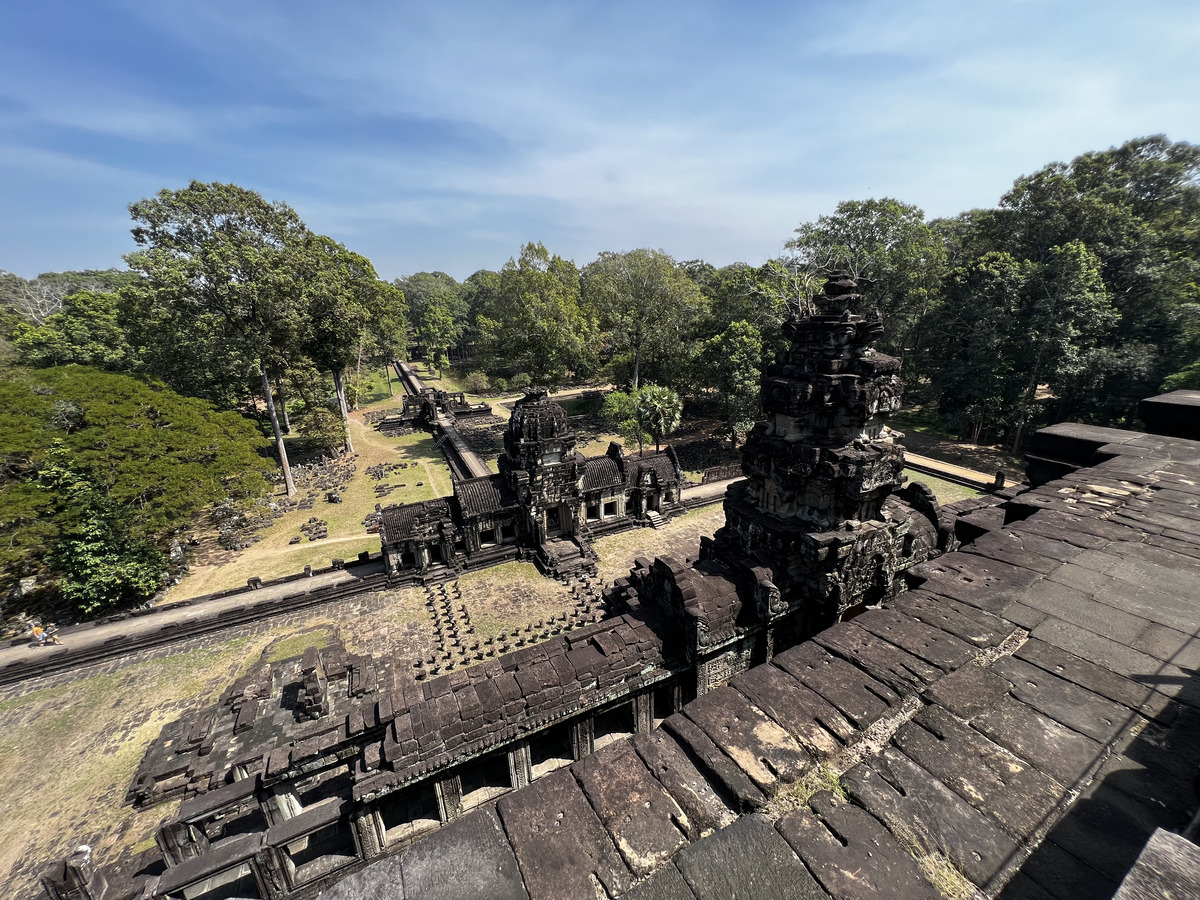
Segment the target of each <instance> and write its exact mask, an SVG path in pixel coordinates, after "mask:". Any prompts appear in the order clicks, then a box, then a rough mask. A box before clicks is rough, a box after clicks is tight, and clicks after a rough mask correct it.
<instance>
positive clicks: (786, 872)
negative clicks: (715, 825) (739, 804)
mask: <svg viewBox="0 0 1200 900" xmlns="http://www.w3.org/2000/svg"><path fill="white" fill-rule="evenodd" d="M675 864H676V865H677V866H678V867H679V871H680V872H681V873H682V874H683V877H684V879H686V881H687V883H688V886H689V887H691V889H692V891H693V893H695V895H696V897H697V898H698V900H735V898H736V900H826V897H827V895H826V893H825V892H824V891H823V890H821V887H820V885H818V884H817V882H816V881H815V880H813V877H812V875H810V874H809V872H808V869H806V868H805V867H804V863H802V862H800V858H799V857H798V856H796V853H795V852H794V851H793V850H792V848H791V847H789V846H788V845H787V842H786V841H784V839H783V838H782V837H780V836H779V833H778V832H777V831H776V830H775V829H774V828H772V827H771V823H770V820H768V819H767V818H766V816H763V815H759V814H755V815H750V816H744V817H742V818H741V819H738V821H737V822H735V823H734V824H733V825H730V826H729V827H728V828H723V829H721V830H720V831H718V832H716V833H715V834H713V835H712V836H711V837H707V838H705V839H704V840H702V841H699V842H697V843H695V844H692V845H691V846H690V847H687V848H686V849H684V850H683V851H681V852H680V853H679V855H678V856H677V857H676V858H675Z"/></svg>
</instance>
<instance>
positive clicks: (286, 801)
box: [259, 784, 301, 825]
mask: <svg viewBox="0 0 1200 900" xmlns="http://www.w3.org/2000/svg"><path fill="white" fill-rule="evenodd" d="M259 805H260V806H261V807H262V811H263V817H264V818H265V819H266V820H267V824H268V825H278V824H279V823H280V822H286V821H287V820H288V819H291V818H293V817H295V816H297V815H299V814H300V810H301V807H300V798H298V797H297V796H296V792H295V791H294V790H293V789H292V788H291V786H289V785H286V784H281V785H277V786H276V787H273V788H270V789H269V790H268V791H267V792H266V793H265V794H264V796H263V798H262V800H261V801H260V803H259Z"/></svg>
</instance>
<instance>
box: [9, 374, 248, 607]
mask: <svg viewBox="0 0 1200 900" xmlns="http://www.w3.org/2000/svg"><path fill="white" fill-rule="evenodd" d="M264 444H265V441H264V439H263V438H262V437H261V435H260V434H259V432H258V429H257V428H255V426H254V424H253V423H252V422H250V421H248V420H246V419H244V418H242V417H241V416H239V415H237V414H236V413H233V412H219V411H217V410H215V409H213V407H212V406H211V404H209V403H207V402H205V401H203V400H197V399H193V398H188V397H183V396H180V395H179V394H177V393H175V392H174V391H172V390H170V389H169V388H167V387H166V386H165V385H163V384H161V383H159V382H155V381H151V380H148V379H144V378H135V377H130V376H127V375H118V374H113V373H108V372H101V371H98V370H95V369H90V368H86V367H83V366H73V365H72V366H59V367H56V368H50V369H40V370H32V371H29V370H26V371H21V370H16V371H10V372H9V373H8V374H7V376H6V377H4V378H2V379H0V447H3V448H4V449H3V451H2V453H3V455H2V456H0V460H2V468H0V572H3V573H4V575H5V576H6V577H8V578H19V577H25V576H27V575H49V576H50V577H51V578H53V579H58V580H64V579H65V582H64V583H65V584H66V585H68V586H70V590H66V591H65V593H66V594H67V595H68V596H69V597H71V598H72V599H73V600H74V601H75V602H77V604H78V605H79V606H80V608H81V609H82V610H84V611H91V610H94V609H96V608H99V606H102V605H111V604H118V603H121V602H128V601H131V600H138V599H145V597H147V596H149V594H151V593H153V592H154V591H155V590H157V589H158V587H159V586H160V585H161V579H162V576H163V574H164V572H165V571H166V564H165V560H164V559H163V558H162V556H161V553H160V550H161V549H162V546H163V543H164V541H165V540H166V539H167V537H168V536H169V534H170V533H171V532H172V531H174V530H175V529H178V528H181V527H186V526H187V525H188V524H189V523H190V520H191V518H192V517H193V516H194V515H195V514H196V513H197V512H199V511H200V510H201V509H203V508H204V507H205V506H207V505H209V504H211V503H213V502H215V501H218V500H222V499H224V498H227V497H232V498H248V497H254V496H257V495H259V494H261V493H262V492H263V491H265V490H266V487H267V482H266V480H265V477H264V476H265V474H266V472H267V471H268V470H269V465H268V464H267V462H266V460H264V459H263V458H262V456H261V455H260V453H259V451H260V450H261V449H262V448H263V445H264ZM131 566H132V568H130V567H131ZM121 572H124V575H121V574H120V573H121ZM118 584H119V585H121V586H120V588H119V589H117V587H115V585H118Z"/></svg>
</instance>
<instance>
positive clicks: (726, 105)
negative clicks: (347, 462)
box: [0, 0, 1200, 279]
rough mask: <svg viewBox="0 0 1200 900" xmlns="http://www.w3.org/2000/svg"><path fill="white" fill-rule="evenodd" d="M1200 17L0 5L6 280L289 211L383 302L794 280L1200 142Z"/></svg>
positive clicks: (1044, 10)
mask: <svg viewBox="0 0 1200 900" xmlns="http://www.w3.org/2000/svg"><path fill="white" fill-rule="evenodd" d="M1198 58H1200V4H1197V3H1192V2H1186V0H1177V2H1169V3H1163V2H1155V0H1139V2H1137V3H1129V2H1121V3H1109V2H1105V0H1088V2H1056V0H1028V2H1015V0H1014V2H983V0H980V2H976V0H967V2H964V0H957V2H944V3H943V2H903V0H883V2H865V0H840V2H829V3H820V2H803V0H796V2H791V3H773V2H753V0H750V2H743V3H741V4H737V3H733V2H705V0H688V2H674V0H670V2H648V0H643V2H639V3H626V2H613V0H605V2H569V0H559V2H547V3H534V2H504V3H501V2H490V3H487V2H480V3H460V2H454V0H439V2H435V3H430V2H423V3H408V2H377V3H376V2H362V0H353V2H337V3H334V2H329V0H325V2H320V3H316V2H306V0H286V2H255V0H240V2H225V0H204V2H195V3H183V2H175V0H157V2H135V0H128V2H120V0H74V2H59V0H38V2H33V3H22V2H9V3H5V4H3V5H2V6H0V185H2V189H0V268H5V269H8V270H10V271H14V272H17V273H18V274H21V275H24V276H26V277H32V276H33V275H35V274H36V273H38V272H40V271H48V270H61V269H68V268H75V269H79V268H105V267H108V266H120V265H122V262H121V255H122V254H123V253H126V252H128V251H129V250H131V249H132V241H131V239H130V237H129V227H130V223H129V219H128V213H127V210H126V207H127V205H128V204H129V203H130V202H132V201H134V200H137V199H139V198H141V197H145V196H149V195H151V194H154V193H156V192H157V191H158V190H160V189H162V188H164V187H171V188H174V187H182V186H184V185H186V184H187V182H188V181H190V180H192V179H200V180H203V181H226V182H235V183H237V184H240V185H243V186H245V187H250V188H253V189H255V190H258V191H259V192H261V193H262V194H263V195H264V196H266V197H268V198H269V199H272V200H283V201H286V202H287V203H289V204H291V205H292V206H293V207H295V208H296V210H297V211H298V212H299V213H300V215H301V216H302V217H303V219H304V220H305V221H306V222H307V223H308V225H309V226H310V227H311V228H312V229H313V230H315V231H318V232H321V233H324V234H329V235H331V236H333V237H334V238H336V239H338V240H340V241H342V242H344V243H345V244H346V245H347V246H348V247H350V248H351V249H352V250H356V251H358V252H360V253H363V254H365V255H367V256H368V257H370V258H371V259H372V261H373V262H374V263H375V266H376V268H377V269H378V271H379V273H380V275H381V276H382V277H385V278H389V279H390V278H394V277H397V276H401V275H405V274H409V273H411V272H416V271H421V270H433V269H441V270H443V271H446V272H449V273H450V274H452V275H454V276H456V277H458V278H464V277H466V276H467V275H469V274H470V273H471V272H473V271H475V270H477V269H480V268H493V269H495V268H499V267H500V266H501V265H503V263H504V262H505V260H507V259H508V258H509V257H510V256H513V255H515V254H516V253H517V252H518V251H519V248H520V245H521V244H522V243H524V242H526V241H531V240H540V241H542V242H544V243H545V244H546V245H547V247H549V248H550V249H551V250H552V251H554V252H557V253H560V254H562V255H563V256H567V257H570V258H573V259H574V260H575V261H576V262H577V263H579V264H580V265H583V264H585V263H587V262H589V261H590V260H592V259H594V258H595V256H596V254H597V253H599V252H600V251H602V250H628V249H632V248H634V247H641V246H650V247H655V248H662V249H664V250H666V251H667V252H668V253H671V254H672V255H674V256H675V257H676V258H679V259H691V258H696V257H702V258H704V259H707V260H709V261H710V262H712V263H714V264H717V265H724V264H726V263H729V262H733V261H736V260H744V261H747V262H751V263H760V262H762V261H764V260H766V259H767V258H769V257H772V256H774V255H777V254H778V253H779V252H780V250H781V248H782V245H783V242H784V241H785V240H787V238H788V237H789V236H790V235H791V232H792V229H794V228H795V227H796V226H797V225H798V224H799V223H800V222H803V221H807V220H810V219H813V218H815V217H817V216H818V215H821V214H822V213H828V212H831V211H832V210H833V208H834V206H835V205H836V203H837V202H838V201H839V200H848V199H864V198H867V197H881V196H892V197H896V198H899V199H901V200H904V201H906V202H909V203H915V204H917V205H919V206H920V207H922V208H923V209H924V210H925V211H926V213H927V214H928V215H930V216H943V215H953V214H955V213H957V212H960V211H962V210H965V209H969V208H972V207H977V206H992V205H995V203H996V202H997V201H998V199H999V197H1000V195H1001V194H1002V193H1003V192H1004V191H1005V190H1006V189H1007V188H1008V187H1009V186H1010V185H1011V183H1012V181H1013V179H1015V178H1016V177H1018V176H1019V175H1021V174H1025V173H1029V172H1032V171H1035V170H1036V169H1038V168H1040V167H1041V166H1043V165H1045V164H1046V163H1049V162H1052V161H1055V160H1069V159H1070V158H1072V157H1074V156H1076V155H1078V154H1079V153H1082V152H1085V151H1088V150H1102V149H1105V148H1107V147H1109V146H1113V145H1116V144H1120V143H1122V142H1123V141H1125V140H1128V139H1130V138H1133V137H1138V136H1142V135H1147V134H1154V133H1165V134H1167V135H1168V136H1169V137H1170V138H1171V139H1173V140H1183V141H1190V142H1200V65H1197V59H1198Z"/></svg>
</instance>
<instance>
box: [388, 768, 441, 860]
mask: <svg viewBox="0 0 1200 900" xmlns="http://www.w3.org/2000/svg"><path fill="white" fill-rule="evenodd" d="M379 815H380V818H381V819H382V820H383V836H384V837H383V839H384V843H385V844H386V845H388V846H392V845H395V844H397V843H400V842H402V841H406V840H408V839H410V838H413V837H415V836H416V835H418V834H421V833H423V832H426V831H429V830H430V829H433V828H437V827H438V825H440V824H441V823H442V817H441V810H440V808H439V806H438V798H437V789H436V788H435V787H434V786H433V784H432V782H431V783H428V784H418V785H415V786H413V787H410V788H405V789H404V790H402V791H398V792H396V793H395V794H391V795H389V796H387V797H384V798H383V800H382V801H381V802H380V805H379Z"/></svg>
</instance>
